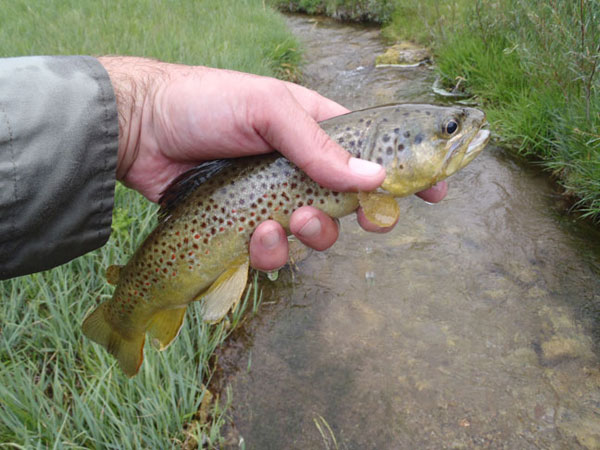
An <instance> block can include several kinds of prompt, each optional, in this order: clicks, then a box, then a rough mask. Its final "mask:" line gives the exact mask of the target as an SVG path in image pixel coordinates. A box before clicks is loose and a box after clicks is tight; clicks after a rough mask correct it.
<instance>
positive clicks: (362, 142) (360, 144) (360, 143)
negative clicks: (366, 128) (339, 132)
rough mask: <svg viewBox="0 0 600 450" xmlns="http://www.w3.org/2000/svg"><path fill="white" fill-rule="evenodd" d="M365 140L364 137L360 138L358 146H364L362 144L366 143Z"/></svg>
mask: <svg viewBox="0 0 600 450" xmlns="http://www.w3.org/2000/svg"><path fill="white" fill-rule="evenodd" d="M364 142H365V141H363V140H362V139H359V140H358V146H359V147H362V145H363V144H364Z"/></svg>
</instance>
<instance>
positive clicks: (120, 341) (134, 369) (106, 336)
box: [82, 303, 146, 377]
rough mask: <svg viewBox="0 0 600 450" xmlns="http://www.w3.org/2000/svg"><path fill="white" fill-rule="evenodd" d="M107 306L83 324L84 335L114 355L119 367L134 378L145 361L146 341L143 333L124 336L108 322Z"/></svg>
mask: <svg viewBox="0 0 600 450" xmlns="http://www.w3.org/2000/svg"><path fill="white" fill-rule="evenodd" d="M106 308H107V304H106V303H103V304H101V305H100V306H99V307H98V308H96V310H95V311H94V312H93V313H92V314H90V315H89V316H88V317H87V318H86V319H85V321H84V322H83V326H82V328H83V333H84V334H85V335H86V336H87V337H88V338H89V339H91V340H92V341H94V342H96V343H97V344H100V345H102V346H103V347H104V348H106V350H107V351H108V352H109V353H110V354H111V355H113V356H114V357H115V358H116V359H117V362H118V363H119V367H120V368H121V370H122V371H123V372H124V373H125V375H127V376H128V377H133V376H134V375H135V374H137V373H138V370H139V369H140V366H141V365H142V361H143V360H144V340H145V337H146V336H145V334H144V333H143V332H136V333H130V334H129V336H127V337H124V336H122V335H121V334H120V333H119V332H118V331H117V330H115V329H114V328H113V327H112V326H111V325H110V323H108V321H107V320H106V316H105V309H106Z"/></svg>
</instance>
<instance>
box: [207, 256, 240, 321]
mask: <svg viewBox="0 0 600 450" xmlns="http://www.w3.org/2000/svg"><path fill="white" fill-rule="evenodd" d="M248 268H249V257H248V255H244V256H241V257H240V258H238V259H237V260H236V261H234V263H233V264H232V265H230V266H229V268H227V269H226V270H225V272H223V273H222V274H221V275H220V276H219V278H217V279H216V280H215V282H214V283H213V284H212V285H211V286H210V288H209V289H208V290H207V291H206V292H204V293H203V294H202V295H201V296H200V297H199V298H198V299H201V300H202V302H203V303H202V307H201V308H202V318H203V320H204V321H205V322H210V323H214V322H218V321H220V320H221V319H222V318H223V317H225V314H227V312H228V311H229V310H230V309H232V308H233V307H235V305H236V304H237V303H238V302H239V301H240V298H241V297H242V294H243V293H244V289H245V288H246V282H247V281H248Z"/></svg>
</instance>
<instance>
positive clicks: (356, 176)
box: [255, 87, 385, 191]
mask: <svg viewBox="0 0 600 450" xmlns="http://www.w3.org/2000/svg"><path fill="white" fill-rule="evenodd" d="M277 94H281V95H274V94H273V93H271V95H269V96H268V97H263V98H266V100H264V103H263V105H260V106H257V108H259V110H258V111H257V117H258V119H257V121H256V122H255V130H256V131H257V132H258V133H259V134H260V135H261V137H262V138H263V139H264V140H265V141H266V142H267V143H268V144H269V145H270V146H271V147H273V148H275V149H277V150H279V152H281V153H282V154H283V155H284V156H285V157H286V158H288V159H289V160H290V161H292V162H293V163H294V164H296V165H297V166H298V167H299V168H300V169H302V170H303V171H304V172H305V173H306V174H307V175H308V176H309V177H311V178H312V179H313V180H315V181H316V182H317V183H319V184H320V185H321V186H323V187H326V188H328V189H332V190H335V191H358V190H361V191H372V190H374V189H376V188H377V187H378V186H379V185H380V184H381V183H382V182H383V179H384V178H385V170H384V169H383V167H381V166H380V165H379V164H376V163H374V162H371V161H366V160H363V159H358V158H354V157H352V156H351V155H350V154H349V153H348V152H347V151H345V150H344V149H343V148H342V147H340V146H339V145H338V144H337V143H336V142H334V141H333V140H332V139H331V138H330V137H329V136H328V135H327V133H325V131H323V129H322V128H321V127H320V126H319V124H318V123H317V122H316V121H315V120H314V119H313V118H312V117H311V116H310V115H309V114H308V112H307V111H306V110H305V109H304V108H302V106H301V105H300V104H299V103H298V102H297V101H296V100H295V98H294V97H293V96H292V95H291V94H290V92H289V91H288V90H287V88H285V87H284V88H283V90H282V92H279V93H277Z"/></svg>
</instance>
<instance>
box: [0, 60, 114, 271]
mask: <svg viewBox="0 0 600 450" xmlns="http://www.w3.org/2000/svg"><path fill="white" fill-rule="evenodd" d="M118 134H119V130H118V117H117V109H116V102H115V97H114V92H113V89H112V86H111V84H110V79H109V77H108V74H107V73H106V71H105V70H104V68H103V67H102V65H101V64H100V63H99V62H98V61H97V60H96V59H95V58H92V57H87V56H34V57H22V58H0V279H5V278H10V277H15V276H19V275H24V274H27V273H33V272H37V271H41V270H45V269H48V268H51V267H54V266H57V265H59V264H62V263H64V262H67V261H69V260H71V259H73V258H75V257H77V256H80V255H82V254H84V253H86V252H88V251H90V250H94V249H96V248H98V247H100V246H101V245H103V244H104V243H105V242H106V241H107V239H108V236H109V234H110V230H111V217H112V207H113V199H114V189H115V173H116V162H117V146H118Z"/></svg>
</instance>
